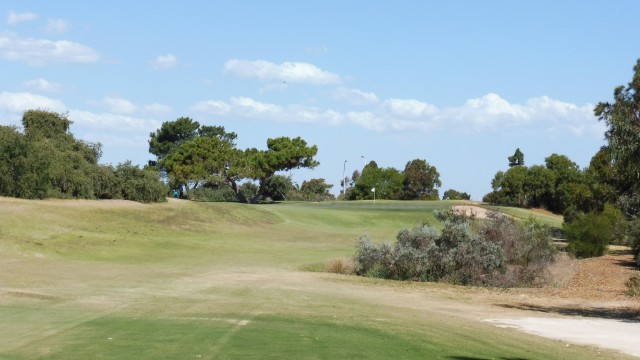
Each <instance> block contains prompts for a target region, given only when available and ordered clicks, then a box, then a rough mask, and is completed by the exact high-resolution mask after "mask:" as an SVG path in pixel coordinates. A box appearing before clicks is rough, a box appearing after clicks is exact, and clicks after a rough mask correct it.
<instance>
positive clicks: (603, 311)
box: [497, 304, 640, 322]
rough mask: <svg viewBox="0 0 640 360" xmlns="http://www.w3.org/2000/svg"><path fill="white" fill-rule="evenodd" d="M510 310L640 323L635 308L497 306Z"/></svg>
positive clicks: (638, 310) (638, 311) (639, 313)
mask: <svg viewBox="0 0 640 360" xmlns="http://www.w3.org/2000/svg"><path fill="white" fill-rule="evenodd" d="M497 305H498V306H501V307H504V308H508V309H518V310H528V311H538V312H543V313H549V314H562V315H571V316H584V317H592V318H600V319H612V320H623V321H625V322H640V309H633V308H603V307H590V308H580V307H562V306H540V305H533V304H515V305H514V304H497Z"/></svg>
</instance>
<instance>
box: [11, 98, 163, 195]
mask: <svg viewBox="0 0 640 360" xmlns="http://www.w3.org/2000/svg"><path fill="white" fill-rule="evenodd" d="M71 124H72V121H71V120H69V119H68V118H67V115H66V114H59V113H55V112H50V111H45V110H28V111H25V113H24V115H23V118H22V126H23V131H22V132H20V131H18V129H17V128H16V127H12V126H2V125H0V195H2V196H12V197H20V198H26V199H44V198H52V197H53V198H63V199H68V198H83V199H95V198H98V199H127V200H134V201H142V202H155V201H164V200H165V194H166V192H165V190H164V188H165V186H164V184H163V183H162V182H161V181H160V177H159V176H158V173H157V172H150V171H146V170H141V169H139V168H138V167H137V166H133V165H131V163H130V162H128V163H125V164H120V165H118V167H117V168H114V167H112V166H110V165H100V164H98V160H99V159H100V156H101V155H102V149H101V145H100V144H99V143H90V142H86V141H83V140H80V139H76V138H75V137H74V136H73V134H71V132H70V131H69V127H70V125H71Z"/></svg>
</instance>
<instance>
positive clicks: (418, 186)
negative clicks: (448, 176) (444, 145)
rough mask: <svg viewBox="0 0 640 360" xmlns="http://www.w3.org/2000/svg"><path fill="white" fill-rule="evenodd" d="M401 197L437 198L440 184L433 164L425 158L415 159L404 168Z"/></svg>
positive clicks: (407, 198) (409, 198) (416, 198)
mask: <svg viewBox="0 0 640 360" xmlns="http://www.w3.org/2000/svg"><path fill="white" fill-rule="evenodd" d="M403 175H404V183H403V185H404V189H403V190H404V191H403V198H404V199H406V200H437V199H439V198H440V195H439V194H438V189H437V188H439V187H440V186H442V182H441V181H440V174H439V173H438V170H437V169H436V167H435V166H431V165H429V163H428V162H427V161H426V160H422V159H415V160H412V161H409V162H407V165H406V166H405V168H404V172H403Z"/></svg>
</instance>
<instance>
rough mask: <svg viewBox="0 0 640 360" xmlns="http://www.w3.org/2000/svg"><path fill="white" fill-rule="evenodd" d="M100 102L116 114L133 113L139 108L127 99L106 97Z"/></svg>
mask: <svg viewBox="0 0 640 360" xmlns="http://www.w3.org/2000/svg"><path fill="white" fill-rule="evenodd" d="M100 102H101V103H102V104H103V105H105V106H107V107H108V108H109V111H111V112H114V113H116V114H132V113H134V112H136V111H137V110H138V107H137V106H136V105H134V104H133V103H132V102H131V101H129V100H125V99H120V98H113V97H105V98H103V99H102V101H100Z"/></svg>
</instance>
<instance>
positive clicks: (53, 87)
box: [22, 78, 62, 93]
mask: <svg viewBox="0 0 640 360" xmlns="http://www.w3.org/2000/svg"><path fill="white" fill-rule="evenodd" d="M22 86H23V87H25V88H26V89H28V90H32V91H38V92H48V93H56V92H60V91H62V85H60V84H57V83H52V82H49V81H47V80H45V79H42V78H40V79H34V80H27V81H24V82H23V83H22Z"/></svg>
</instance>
